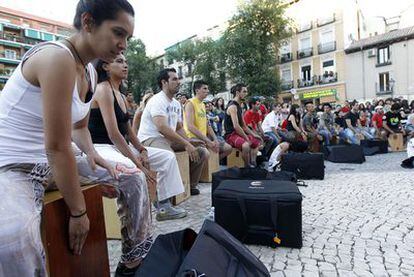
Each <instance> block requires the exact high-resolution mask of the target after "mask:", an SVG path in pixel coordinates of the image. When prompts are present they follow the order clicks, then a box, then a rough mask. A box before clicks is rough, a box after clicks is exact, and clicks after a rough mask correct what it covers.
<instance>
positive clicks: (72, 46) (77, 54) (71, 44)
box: [65, 39, 86, 67]
mask: <svg viewBox="0 0 414 277" xmlns="http://www.w3.org/2000/svg"><path fill="white" fill-rule="evenodd" d="M65 40H66V41H67V42H68V43H69V44H70V46H71V48H72V49H73V52H74V53H75V55H76V57H78V59H79V61H80V62H81V64H82V65H83V67H86V64H85V63H84V62H83V60H82V58H81V57H80V55H79V52H78V50H76V47H75V45H73V43H72V42H71V41H70V40H68V39H65Z"/></svg>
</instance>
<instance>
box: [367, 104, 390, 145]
mask: <svg viewBox="0 0 414 277" xmlns="http://www.w3.org/2000/svg"><path fill="white" fill-rule="evenodd" d="M383 120H384V109H383V107H382V106H376V107H375V113H374V115H373V116H372V120H371V121H372V129H371V134H372V135H373V136H375V137H377V138H379V139H382V140H386V139H387V131H386V130H385V129H384V127H383Z"/></svg>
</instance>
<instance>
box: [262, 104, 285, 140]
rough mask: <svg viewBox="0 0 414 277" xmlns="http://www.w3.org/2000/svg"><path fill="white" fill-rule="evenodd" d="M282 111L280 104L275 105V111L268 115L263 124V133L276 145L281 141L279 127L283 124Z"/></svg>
mask: <svg viewBox="0 0 414 277" xmlns="http://www.w3.org/2000/svg"><path fill="white" fill-rule="evenodd" d="M281 109H282V106H281V105H280V104H273V111H272V112H270V113H268V114H267V115H266V117H265V119H264V120H263V122H262V129H263V132H264V133H265V134H266V135H268V136H269V137H271V138H272V139H273V141H274V142H275V143H276V145H277V144H278V143H280V141H281V138H280V136H279V133H278V129H279V125H280V124H281V123H282V122H281V121H282V115H281V114H280V111H281Z"/></svg>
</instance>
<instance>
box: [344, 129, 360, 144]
mask: <svg viewBox="0 0 414 277" xmlns="http://www.w3.org/2000/svg"><path fill="white" fill-rule="evenodd" d="M344 136H345V138H346V139H348V140H349V141H350V142H351V143H352V144H358V139H357V137H356V136H355V133H354V132H353V131H352V130H351V129H349V128H346V129H345V130H344Z"/></svg>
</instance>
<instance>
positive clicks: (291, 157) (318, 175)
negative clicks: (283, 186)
mask: <svg viewBox="0 0 414 277" xmlns="http://www.w3.org/2000/svg"><path fill="white" fill-rule="evenodd" d="M280 169H281V170H284V171H290V172H293V173H295V174H296V176H297V177H298V178H299V179H305V180H308V179H319V180H323V178H325V165H324V157H323V154H322V153H296V152H289V153H286V154H284V155H282V159H281V166H280Z"/></svg>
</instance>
